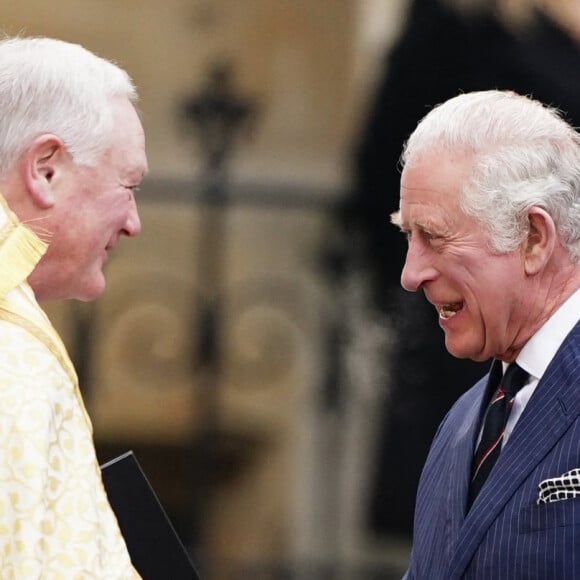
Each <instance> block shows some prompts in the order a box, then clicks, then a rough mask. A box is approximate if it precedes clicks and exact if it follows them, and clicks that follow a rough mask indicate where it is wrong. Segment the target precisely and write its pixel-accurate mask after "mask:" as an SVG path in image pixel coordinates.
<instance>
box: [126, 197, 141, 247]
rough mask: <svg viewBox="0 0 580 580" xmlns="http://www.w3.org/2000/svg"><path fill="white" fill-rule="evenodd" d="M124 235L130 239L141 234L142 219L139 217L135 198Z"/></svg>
mask: <svg viewBox="0 0 580 580" xmlns="http://www.w3.org/2000/svg"><path fill="white" fill-rule="evenodd" d="M123 233H124V234H125V235H126V236H128V237H130V238H134V237H135V236H138V235H139V234H140V233H141V218H140V217H139V210H138V209H137V204H136V203H135V198H133V199H132V200H131V209H130V210H129V215H128V216H127V221H126V222H125V228H124V230H123Z"/></svg>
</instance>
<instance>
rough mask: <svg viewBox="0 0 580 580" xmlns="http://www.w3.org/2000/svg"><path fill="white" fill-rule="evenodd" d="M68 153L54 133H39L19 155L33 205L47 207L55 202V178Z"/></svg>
mask: <svg viewBox="0 0 580 580" xmlns="http://www.w3.org/2000/svg"><path fill="white" fill-rule="evenodd" d="M67 158H68V154H67V151H66V149H65V147H64V143H63V142H62V140H61V139H59V138H58V137H57V136H56V135H52V134H50V133H45V134H44V135H40V136H39V137H37V138H36V139H34V141H33V142H32V143H31V144H30V145H29V146H28V147H27V148H26V150H25V151H24V153H23V154H22V155H21V157H20V161H19V165H20V171H21V174H22V178H23V180H24V183H25V184H26V188H27V190H28V192H29V194H30V197H31V199H32V201H33V203H34V204H35V205H37V206H38V207H39V208H41V209H48V208H50V207H52V206H53V205H54V202H55V180H56V179H57V178H58V177H60V174H61V172H62V170H63V168H64V165H63V164H64V163H66V162H67Z"/></svg>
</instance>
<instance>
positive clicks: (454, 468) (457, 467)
mask: <svg viewBox="0 0 580 580" xmlns="http://www.w3.org/2000/svg"><path fill="white" fill-rule="evenodd" d="M486 383H487V375H486V376H485V377H484V378H483V379H482V380H481V382H480V383H479V384H478V385H477V386H476V387H475V388H476V390H479V393H480V394H479V395H478V396H477V397H476V399H475V400H474V401H473V403H472V405H471V407H470V408H469V409H467V410H466V412H465V415H464V418H463V421H462V423H461V425H460V426H459V428H458V429H457V434H456V437H455V439H454V440H453V443H452V453H453V455H452V464H451V467H450V470H449V473H450V474H453V475H452V476H451V475H450V477H452V478H453V480H454V481H452V482H450V484H449V495H448V501H449V509H448V512H447V513H449V514H450V526H451V527H450V534H449V538H450V541H451V542H452V545H455V543H456V542H457V539H458V537H459V534H460V530H461V527H462V525H463V521H464V519H465V504H466V501H467V493H468V487H469V476H470V473H471V461H472V457H473V448H474V445H475V440H476V438H477V430H478V426H479V417H480V416H481V408H482V405H483V401H484V400H485V396H484V393H485V384H486ZM478 387H479V389H478ZM460 474H463V476H461V475H460ZM452 551H453V548H452Z"/></svg>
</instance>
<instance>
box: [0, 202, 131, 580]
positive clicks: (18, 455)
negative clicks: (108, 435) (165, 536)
mask: <svg viewBox="0 0 580 580" xmlns="http://www.w3.org/2000/svg"><path fill="white" fill-rule="evenodd" d="M45 251H46V245H45V244H44V243H43V242H41V241H40V240H39V239H38V238H37V237H36V236H35V235H34V234H33V233H32V232H31V230H29V229H28V228H25V227H24V226H22V224H19V223H18V220H17V219H16V217H15V216H14V214H13V213H12V212H11V211H10V209H9V208H8V206H7V205H6V202H5V200H4V199H3V198H2V197H1V196H0V578H2V579H3V580H4V579H6V580H9V579H12V578H14V579H18V580H20V579H26V580H28V579H40V578H42V579H43V580H44V579H47V580H49V579H50V580H53V579H54V580H56V579H62V580H73V579H81V578H82V579H88V578H94V579H99V580H109V579H110V580H115V579H119V580H121V579H130V578H139V575H138V574H137V572H136V571H135V570H134V569H133V567H132V565H131V561H130V558H129V554H128V552H127V548H126V545H125V542H124V540H123V538H122V536H121V533H120V530H119V526H118V524H117V521H116V519H115V515H114V514H113V511H112V509H111V507H110V505H109V503H108V501H107V497H106V493H105V490H104V488H103V484H102V480H101V473H100V469H99V466H98V463H97V458H96V454H95V449H94V445H93V439H92V427H91V423H90V420H89V418H88V415H87V413H86V411H85V407H84V404H83V401H82V398H81V395H80V391H79V388H78V381H77V377H76V373H75V371H74V368H73V365H72V364H71V362H70V359H69V357H68V354H67V352H66V349H65V347H64V345H63V344H62V342H61V340H60V338H59V336H58V334H57V332H56V331H55V330H54V328H53V327H52V325H51V323H50V321H49V320H48V318H47V316H46V315H45V313H44V312H43V311H42V309H41V308H40V307H39V305H38V304H37V302H36V300H35V298H34V294H33V292H32V290H31V288H30V286H29V285H28V284H27V282H26V278H27V276H28V275H29V274H30V272H31V271H32V270H33V268H34V266H35V265H36V263H37V262H38V260H39V259H40V258H41V256H42V255H43V253H44V252H45Z"/></svg>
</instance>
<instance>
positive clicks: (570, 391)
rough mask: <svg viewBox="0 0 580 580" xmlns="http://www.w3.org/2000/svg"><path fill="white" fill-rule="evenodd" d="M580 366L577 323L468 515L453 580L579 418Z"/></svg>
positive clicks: (453, 565)
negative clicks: (579, 375)
mask: <svg viewBox="0 0 580 580" xmlns="http://www.w3.org/2000/svg"><path fill="white" fill-rule="evenodd" d="M579 366H580V324H577V325H576V326H575V327H574V329H573V330H572V331H571V333H570V334H569V336H568V338H567V339H566V340H565V341H564V343H563V344H562V346H561V348H560V350H559V351H558V353H557V354H556V356H555V357H554V359H553V360H552V362H551V363H550V365H549V366H548V368H547V369H546V372H545V374H544V376H543V377H542V380H541V381H540V383H539V384H538V386H537V388H536V391H535V392H534V395H533V396H532V398H531V399H530V401H529V402H528V404H527V405H526V408H525V410H524V412H523V414H522V416H521V417H520V419H519V420H518V422H517V424H516V427H515V429H514V431H513V433H512V434H511V436H510V439H509V441H508V443H507V444H506V446H505V449H503V451H502V453H501V455H500V456H499V459H498V461H497V463H496V465H495V467H494V469H493V470H492V472H491V474H490V476H489V478H488V480H487V482H486V483H485V485H484V487H483V488H482V490H481V492H480V494H479V495H478V497H477V499H476V500H475V502H474V504H473V506H472V507H471V510H470V511H469V513H468V514H467V517H466V518H465V520H464V522H463V525H462V526H461V529H460V531H459V534H458V541H457V544H456V547H455V553H454V555H453V557H452V561H451V563H450V578H456V577H460V576H461V575H462V574H463V572H464V571H465V568H466V567H467V565H468V564H469V562H470V560H471V559H472V557H473V555H474V553H475V551H476V550H477V548H478V547H479V545H480V544H481V542H482V539H483V537H484V535H485V533H486V532H487V530H488V528H489V527H490V525H491V524H492V523H493V522H494V520H495V519H496V518H497V517H498V515H499V513H500V512H501V510H502V509H503V508H504V506H505V505H506V503H507V502H508V501H509V499H510V498H511V497H512V496H513V494H514V493H515V492H516V490H517V489H518V487H520V485H521V484H522V482H523V481H524V480H525V479H526V477H527V476H528V475H529V473H530V472H531V471H532V470H533V469H534V468H535V467H536V466H537V465H538V464H539V463H540V462H541V461H542V459H543V458H544V457H545V456H546V454H547V453H548V452H549V451H550V450H551V449H552V448H553V447H554V445H555V444H556V443H557V442H558V440H559V439H560V438H561V437H562V436H563V435H564V433H565V432H566V430H567V429H568V428H569V426H570V424H571V423H572V422H573V421H574V420H575V418H576V417H577V416H578V414H579V412H580V388H579V387H580V386H579V385H578V368H579ZM472 450H473V447H472V448H471V452H472ZM470 457H471V456H470ZM460 473H461V472H460ZM464 499H465V498H464Z"/></svg>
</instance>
